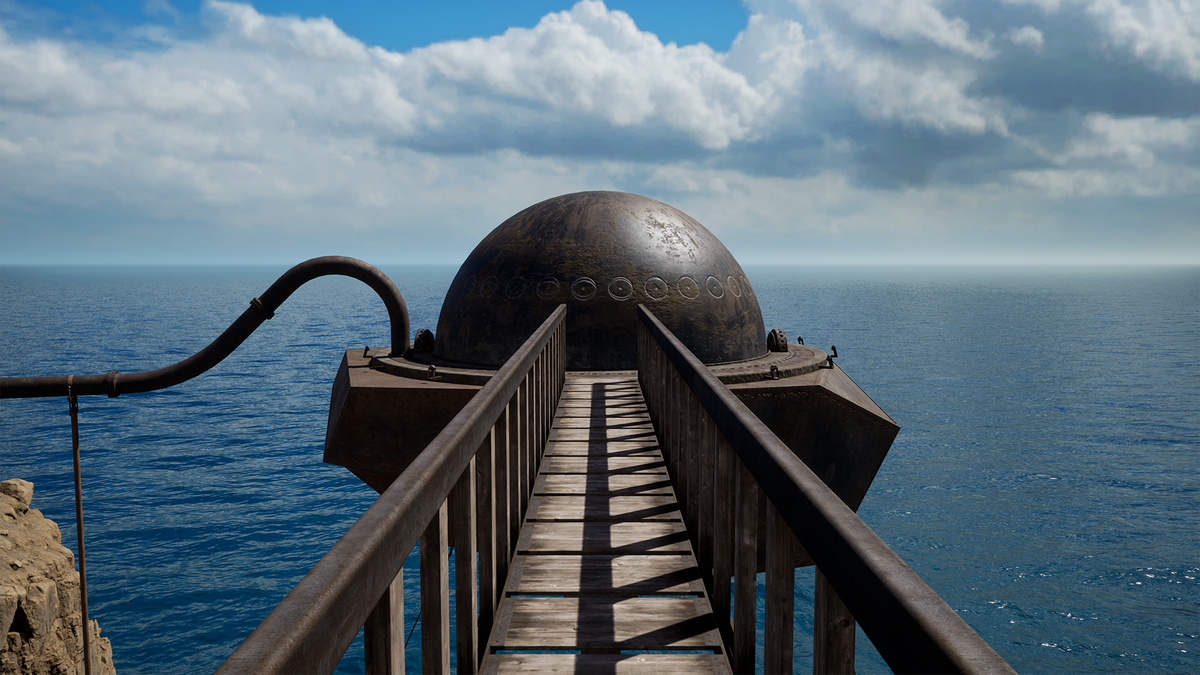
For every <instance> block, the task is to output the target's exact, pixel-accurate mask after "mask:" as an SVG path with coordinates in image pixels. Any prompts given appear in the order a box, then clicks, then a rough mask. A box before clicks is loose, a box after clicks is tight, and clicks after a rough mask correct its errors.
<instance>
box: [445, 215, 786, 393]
mask: <svg viewBox="0 0 1200 675" xmlns="http://www.w3.org/2000/svg"><path fill="white" fill-rule="evenodd" d="M559 303H566V304H567V306H568V313H567V368H568V369H572V370H578V369H599V370H612V369H621V368H633V367H635V365H636V359H637V346H636V335H637V316H636V306H637V304H638V303H645V304H646V305H647V306H650V307H653V309H654V312H655V314H656V315H657V316H659V317H660V318H661V320H662V321H663V322H664V324H665V325H667V326H669V327H670V328H671V330H672V331H673V332H675V334H676V335H678V336H679V337H680V339H681V340H683V342H684V343H685V344H687V345H688V347H689V348H690V349H691V350H692V351H693V353H695V354H696V355H697V357H698V358H699V359H700V360H701V361H703V362H704V363H723V362H729V361H743V360H746V359H752V358H755V357H759V356H762V355H764V354H766V352H767V344H766V334H765V330H764V328H763V321H762V313H761V312H760V311H759V307H758V300H757V299H756V298H755V296H754V290H753V288H752V287H751V286H750V282H749V281H748V280H747V279H746V275H745V273H744V272H743V271H742V268H741V266H740V265H738V263H737V261H736V260H734V258H733V256H732V255H730V253H729V251H728V250H726V248H725V246H724V245H722V244H721V242H720V241H719V240H718V239H717V238H716V237H715V236H713V234H712V233H711V232H709V231H708V230H707V229H705V228H704V226H702V225H701V224H700V223H698V222H696V221H695V220H694V219H693V218H691V217H690V216H688V215H687V214H685V213H683V212H681V211H679V210H677V209H675V208H673V207H671V206H668V205H666V204H663V203H661V202H657V201H655V200H653V199H648V198H646V197H640V196H638V195H632V194H627V193H623V192H578V193H574V194H568V195H562V196H560V197H555V198H553V199H548V200H546V201H544V202H541V203H539V204H535V205H533V206H531V207H529V208H527V209H525V210H524V211H521V212H520V213H518V214H516V215H514V216H513V217H511V218H509V219H508V220H506V221H504V223H503V224H501V225H500V226H499V227H497V228H496V229H495V230H493V231H492V232H491V234H489V235H488V236H487V237H485V238H484V239H483V241H482V242H480V243H479V245H478V246H476V247H475V250H474V251H472V252H471V255H470V256H468V258H467V260H466V262H464V263H463V265H462V267H461V268H460V269H459V271H458V275H457V276H455V278H454V282H453V283H452V284H451V285H450V290H449V291H448V292H447V294H446V300H445V302H444V303H443V304H442V312H441V316H440V318H439V319H438V327H437V336H436V338H437V339H436V346H435V348H434V353H435V354H436V355H437V356H440V357H443V358H446V359H450V360H454V361H460V362H462V363H467V364H480V365H499V364H501V363H503V362H504V360H505V359H507V358H508V356H509V355H510V354H512V352H513V351H514V350H515V349H516V348H517V346H518V345H519V344H520V343H521V341H522V340H524V336H526V335H528V334H529V333H530V332H531V331H533V330H534V329H535V328H536V327H537V324H538V323H539V320H538V317H541V316H545V315H546V313H548V312H549V310H550V308H552V307H554V306H555V305H557V304H559Z"/></svg>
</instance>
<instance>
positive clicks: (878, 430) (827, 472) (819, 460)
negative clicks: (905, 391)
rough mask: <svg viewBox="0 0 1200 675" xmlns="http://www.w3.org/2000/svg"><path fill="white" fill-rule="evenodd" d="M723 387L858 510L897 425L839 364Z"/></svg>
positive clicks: (897, 427) (850, 505) (843, 499)
mask: <svg viewBox="0 0 1200 675" xmlns="http://www.w3.org/2000/svg"><path fill="white" fill-rule="evenodd" d="M793 346H795V345H793ZM801 349H806V348H805V347H801ZM728 387H729V390H730V391H731V392H733V394H734V395H736V396H737V397H738V399H739V400H740V401H741V402H742V403H744V404H745V405H746V407H747V408H748V409H749V410H750V412H752V413H754V415H755V416H756V417H758V419H760V420H762V422H763V424H765V425H767V427H768V428H769V429H770V430H771V431H772V432H773V433H774V434H775V435H776V436H778V437H779V440H781V441H783V442H784V443H786V444H787V446H788V448H790V449H791V451H792V452H793V453H795V455H796V456H797V457H799V458H800V459H801V460H803V461H804V463H805V464H806V465H808V468H809V469H811V470H812V471H813V473H815V474H817V476H819V477H820V478H821V479H822V481H824V482H825V484H826V485H828V486H829V487H830V489H832V490H833V491H834V493H835V494H837V496H838V497H841V499H842V501H844V502H846V505H847V506H849V507H850V508H851V509H854V510H857V509H858V506H859V504H861V503H862V500H863V497H864V496H866V494H867V490H868V489H869V488H870V487H871V482H872V481H873V480H874V479H875V474H876V473H877V472H878V471H879V467H880V466H881V465H882V464H883V460H884V457H886V456H887V452H888V449H889V448H891V446H892V441H893V440H895V438H896V434H897V433H898V432H899V431H900V427H899V426H898V425H897V424H896V423H895V422H894V421H893V420H892V418H890V417H888V415H887V413H885V412H883V410H881V409H880V408H879V406H877V405H875V402H874V401H872V400H871V399H870V398H869V397H868V396H867V395H866V394H865V393H864V392H863V391H862V389H860V388H859V387H858V385H856V384H855V383H854V382H853V381H852V380H851V379H850V378H849V376H847V375H846V373H845V372H844V371H843V370H842V369H841V368H833V369H821V370H815V371H811V372H809V373H805V374H803V375H798V376H795V377H790V378H787V379H781V380H770V381H763V382H757V383H752V384H730V385H728Z"/></svg>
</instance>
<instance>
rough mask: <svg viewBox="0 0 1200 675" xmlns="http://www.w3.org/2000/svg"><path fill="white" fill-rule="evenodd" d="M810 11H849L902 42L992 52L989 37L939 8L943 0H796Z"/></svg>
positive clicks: (861, 23) (980, 53)
mask: <svg viewBox="0 0 1200 675" xmlns="http://www.w3.org/2000/svg"><path fill="white" fill-rule="evenodd" d="M796 2H797V4H798V5H800V7H801V8H802V9H803V10H804V11H805V13H806V14H808V15H810V16H814V17H822V19H823V20H824V21H825V23H826V24H829V23H830V22H831V21H830V19H829V18H828V15H829V14H833V13H841V14H845V15H846V16H848V17H849V18H850V20H851V21H853V22H854V23H855V24H857V25H858V26H860V27H862V28H864V29H866V30H868V31H870V32H872V33H874V34H877V35H881V36H883V37H885V38H890V39H892V40H897V41H900V42H929V43H932V44H934V45H937V46H938V47H941V48H943V49H947V50H950V51H953V52H958V53H960V54H965V55H967V56H972V57H975V58H988V57H990V56H992V50H991V47H990V46H989V45H988V40H987V38H986V37H985V38H983V39H972V38H971V36H970V26H969V25H968V24H967V22H966V21H964V20H962V19H961V18H958V17H948V16H946V15H945V14H943V13H942V11H941V9H939V7H938V6H939V5H942V4H944V3H942V2H940V1H939V0H861V1H860V0H850V1H848V2H847V1H846V0H796Z"/></svg>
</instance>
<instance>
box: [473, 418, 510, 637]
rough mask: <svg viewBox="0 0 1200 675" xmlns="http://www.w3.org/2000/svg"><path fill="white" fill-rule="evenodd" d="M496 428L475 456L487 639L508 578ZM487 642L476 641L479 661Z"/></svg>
mask: <svg viewBox="0 0 1200 675" xmlns="http://www.w3.org/2000/svg"><path fill="white" fill-rule="evenodd" d="M495 431H496V430H495V429H494V428H493V429H492V430H491V432H490V433H488V437H487V438H485V439H484V440H483V444H482V445H481V446H480V448H479V452H477V453H476V454H475V542H476V546H478V548H479V570H478V574H479V630H478V635H481V636H483V638H484V639H485V640H486V639H487V636H488V633H490V632H491V630H492V621H493V620H494V618H495V615H496V605H497V604H499V602H500V595H501V590H502V589H501V588H500V587H501V586H503V585H504V577H500V576H497V572H496V567H497V566H496V562H497V559H498V558H499V557H500V556H499V555H498V549H497V547H496V529H497V528H496V502H495V490H496V485H495V481H494V478H495V477H494V474H493V465H494V464H495V460H496V447H495V443H494V441H495ZM483 645H484V642H483V641H481V640H476V647H478V648H479V653H478V655H477V657H478V659H482V658H483Z"/></svg>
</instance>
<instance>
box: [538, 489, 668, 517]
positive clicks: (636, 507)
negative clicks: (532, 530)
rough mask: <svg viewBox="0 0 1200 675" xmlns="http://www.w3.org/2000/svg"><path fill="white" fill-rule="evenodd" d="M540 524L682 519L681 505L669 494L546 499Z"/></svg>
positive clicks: (539, 515)
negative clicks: (547, 522) (555, 521)
mask: <svg viewBox="0 0 1200 675" xmlns="http://www.w3.org/2000/svg"><path fill="white" fill-rule="evenodd" d="M537 519H538V521H539V522H544V521H553V520H588V521H618V520H625V521H630V520H634V521H636V520H679V519H680V513H679V504H677V503H676V502H675V499H674V498H673V497H670V496H668V495H659V496H619V497H608V496H603V495H589V496H579V497H566V496H553V497H550V496H543V497H541V503H540V504H539V505H538V517H537Z"/></svg>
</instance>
